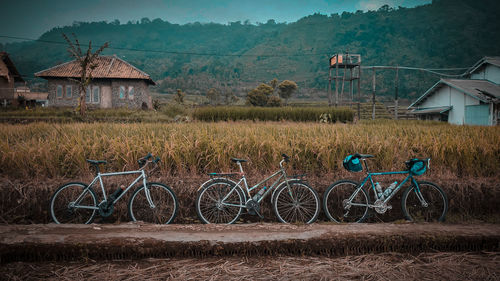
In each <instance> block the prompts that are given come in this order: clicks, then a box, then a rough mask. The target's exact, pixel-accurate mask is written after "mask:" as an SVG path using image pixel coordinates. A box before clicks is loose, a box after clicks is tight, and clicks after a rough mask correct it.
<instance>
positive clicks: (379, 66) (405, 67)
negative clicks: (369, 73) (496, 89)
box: [361, 65, 469, 77]
mask: <svg viewBox="0 0 500 281" xmlns="http://www.w3.org/2000/svg"><path fill="white" fill-rule="evenodd" d="M361 68H365V69H377V68H378V69H396V68H399V69H407V70H420V71H426V72H429V73H432V74H436V75H439V76H445V77H462V76H464V75H466V74H467V71H466V72H464V73H462V74H446V73H440V72H437V71H452V70H468V69H469V67H460V68H421V67H410V66H397V67H396V66H387V65H372V66H361Z"/></svg>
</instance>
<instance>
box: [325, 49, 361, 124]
mask: <svg viewBox="0 0 500 281" xmlns="http://www.w3.org/2000/svg"><path fill="white" fill-rule="evenodd" d="M333 69H335V76H332V71H333ZM339 70H341V71H342V72H343V73H340V75H339ZM348 72H349V73H350V75H349V77H347V73H348ZM360 78H361V55H358V54H349V53H345V54H336V55H333V56H331V57H330V68H329V71H328V105H329V106H332V105H333V98H332V79H333V80H334V81H335V106H338V105H339V104H342V96H343V94H344V83H345V82H349V95H348V99H349V98H350V105H351V107H352V105H353V104H354V93H353V89H354V87H353V83H354V81H356V80H357V82H358V83H357V84H358V85H357V88H358V90H357V92H358V102H357V111H358V119H359V118H361V112H360V102H361V83H360V80H361V79H360ZM340 85H341V92H340V99H339V86H340Z"/></svg>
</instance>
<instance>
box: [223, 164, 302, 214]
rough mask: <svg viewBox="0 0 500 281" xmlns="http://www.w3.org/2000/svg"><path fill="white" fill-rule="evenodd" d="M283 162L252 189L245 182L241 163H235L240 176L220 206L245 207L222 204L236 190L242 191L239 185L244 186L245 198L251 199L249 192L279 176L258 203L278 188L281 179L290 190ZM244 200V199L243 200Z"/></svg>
mask: <svg viewBox="0 0 500 281" xmlns="http://www.w3.org/2000/svg"><path fill="white" fill-rule="evenodd" d="M283 162H284V160H282V161H281V162H280V170H279V171H277V172H275V173H273V174H272V175H270V176H268V177H267V178H265V179H264V180H262V181H260V182H259V183H257V184H256V185H254V186H252V187H250V188H249V187H248V182H247V179H246V177H245V172H243V167H242V166H241V163H240V162H236V164H237V165H238V167H239V168H240V174H241V178H240V180H239V181H238V182H234V183H235V186H234V187H233V188H232V189H231V190H230V191H229V192H228V194H226V196H225V197H224V198H223V199H222V200H221V201H222V204H223V205H225V206H233V207H243V208H244V207H246V206H245V205H241V206H240V205H236V204H229V203H224V201H225V200H226V199H227V198H228V197H229V196H230V195H231V194H232V193H233V192H235V190H236V188H238V187H239V188H240V189H242V190H243V187H242V186H241V183H243V184H244V187H245V189H244V191H246V194H245V197H246V196H248V198H249V199H251V198H252V195H251V194H250V191H252V190H255V189H257V188H258V187H259V186H260V185H262V184H263V183H265V182H267V181H268V180H270V179H272V178H274V177H276V176H278V175H279V177H278V178H277V179H276V181H274V183H273V184H272V185H271V186H270V187H269V188H268V189H267V190H266V191H265V192H264V194H262V196H261V197H260V198H259V199H258V200H257V202H258V203H260V202H262V200H264V199H265V198H266V197H267V195H268V194H269V193H270V192H271V190H274V189H275V188H276V187H277V186H278V183H280V182H282V179H283V182H285V183H286V184H287V186H288V187H289V188H290V186H289V184H288V179H287V175H286V171H285V168H284V167H283ZM289 192H290V196H292V194H291V191H290V189H289ZM292 198H293V196H292ZM245 199H246V198H245ZM246 201H247V200H245V203H246Z"/></svg>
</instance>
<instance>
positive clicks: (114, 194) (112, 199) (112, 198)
mask: <svg viewBox="0 0 500 281" xmlns="http://www.w3.org/2000/svg"><path fill="white" fill-rule="evenodd" d="M122 192H123V186H120V187H119V188H118V189H117V190H116V191H115V192H114V193H113V194H111V195H110V196H109V202H114V201H115V200H116V198H118V196H120V194H122Z"/></svg>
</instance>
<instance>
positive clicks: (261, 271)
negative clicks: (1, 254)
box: [0, 253, 500, 280]
mask: <svg viewBox="0 0 500 281" xmlns="http://www.w3.org/2000/svg"><path fill="white" fill-rule="evenodd" d="M499 266H500V260H499V255H498V253H423V254H419V255H409V254H399V253H385V254H377V255H373V254H370V255H359V256H347V257H339V258H328V257H226V258H205V259H193V258H188V259H148V260H139V261H108V262H99V263H98V262H92V261H91V262H88V263H81V262H64V263H61V262H59V263H52V262H51V263H10V264H6V265H3V266H2V267H0V274H3V276H4V278H5V279H6V280H46V279H61V280H67V279H70V280H74V279H78V280H83V279H85V280H145V279H148V280H498V278H499V277H500V270H499V269H500V267H499Z"/></svg>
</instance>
